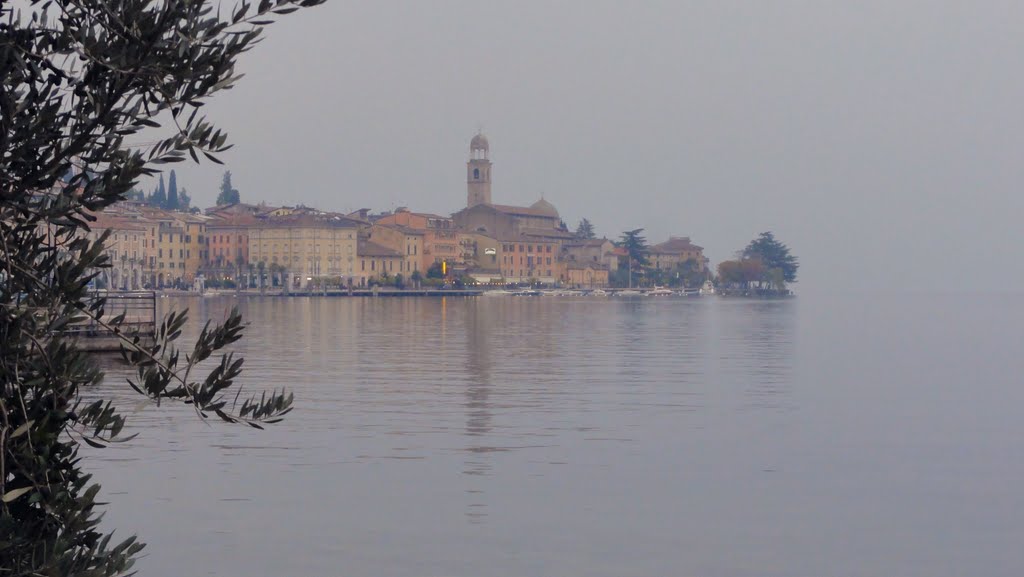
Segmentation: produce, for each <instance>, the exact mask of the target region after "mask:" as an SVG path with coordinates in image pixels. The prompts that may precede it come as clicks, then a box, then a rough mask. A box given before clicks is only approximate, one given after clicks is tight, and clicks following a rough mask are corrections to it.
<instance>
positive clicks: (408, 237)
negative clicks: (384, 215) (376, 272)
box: [360, 221, 427, 280]
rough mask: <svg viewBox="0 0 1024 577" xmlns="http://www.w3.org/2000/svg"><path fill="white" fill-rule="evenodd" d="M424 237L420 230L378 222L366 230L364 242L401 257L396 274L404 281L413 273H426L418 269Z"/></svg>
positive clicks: (424, 234) (421, 257)
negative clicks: (366, 241)
mask: <svg viewBox="0 0 1024 577" xmlns="http://www.w3.org/2000/svg"><path fill="white" fill-rule="evenodd" d="M425 236H426V233H425V232H424V231H422V230H416V229H413V228H407V227H404V226H400V225H395V224H381V223H380V221H378V222H377V224H374V225H371V226H370V227H369V228H368V229H366V240H369V241H371V242H373V243H376V244H379V245H381V246H383V247H386V248H389V249H391V250H393V251H396V252H398V253H399V254H400V255H402V257H403V258H402V262H401V263H400V266H399V270H398V273H399V274H401V275H402V276H403V277H404V278H405V279H406V280H408V279H409V277H410V276H412V274H413V273H414V272H419V273H420V274H421V275H425V274H426V272H427V271H426V270H424V269H422V268H421V267H420V263H421V262H422V259H423V239H424V237H425ZM360 256H362V253H360Z"/></svg>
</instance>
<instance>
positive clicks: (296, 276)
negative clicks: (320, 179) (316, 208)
mask: <svg viewBox="0 0 1024 577" xmlns="http://www.w3.org/2000/svg"><path fill="white" fill-rule="evenodd" d="M359 227H360V223H359V222H358V221H355V220H352V219H350V218H348V217H345V216H342V215H337V214H291V215H286V216H281V217H269V218H266V219H261V220H260V221H259V222H257V223H256V224H254V225H253V226H252V228H250V229H249V263H250V264H252V265H253V266H255V267H259V265H260V263H263V268H264V269H265V270H268V271H270V270H273V271H280V272H275V273H274V274H283V275H284V276H286V277H287V278H288V279H289V281H290V282H289V284H290V285H291V286H303V287H304V286H308V285H309V284H310V282H311V281H313V279H318V278H324V279H335V280H338V281H340V283H341V284H343V285H345V284H349V282H350V281H351V280H352V279H353V277H355V276H356V275H357V266H358V260H357V259H358V256H357V252H356V248H357V246H358V241H359Z"/></svg>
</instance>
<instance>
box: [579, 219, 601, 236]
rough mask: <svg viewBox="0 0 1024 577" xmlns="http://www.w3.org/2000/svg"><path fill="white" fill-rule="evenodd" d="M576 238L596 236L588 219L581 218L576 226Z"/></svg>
mask: <svg viewBox="0 0 1024 577" xmlns="http://www.w3.org/2000/svg"><path fill="white" fill-rule="evenodd" d="M576 238H577V239H579V240H590V239H594V238H597V235H596V234H594V225H592V224H590V221H589V220H587V219H585V218H584V219H583V220H581V221H580V224H579V226H577V227H576Z"/></svg>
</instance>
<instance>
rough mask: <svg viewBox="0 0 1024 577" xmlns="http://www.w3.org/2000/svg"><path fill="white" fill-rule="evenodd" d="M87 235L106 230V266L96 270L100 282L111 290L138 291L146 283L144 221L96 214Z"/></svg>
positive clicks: (93, 236)
mask: <svg viewBox="0 0 1024 577" xmlns="http://www.w3.org/2000/svg"><path fill="white" fill-rule="evenodd" d="M91 228H92V230H91V231H90V233H89V235H88V237H89V239H90V240H96V239H98V238H99V237H100V235H101V234H103V232H105V231H108V230H109V231H110V236H108V237H107V241H106V244H105V245H104V253H105V254H106V255H107V257H109V259H110V268H106V269H103V270H101V271H100V274H101V275H102V278H103V280H104V282H103V285H104V286H105V287H106V288H110V289H113V290H140V289H142V288H143V286H144V285H145V284H146V279H145V275H144V272H145V268H146V262H147V261H146V253H147V251H146V223H145V222H142V221H140V220H137V219H135V220H132V219H127V218H124V217H120V216H113V215H107V214H104V213H99V214H98V215H97V219H96V222H95V223H93V225H92V227H91Z"/></svg>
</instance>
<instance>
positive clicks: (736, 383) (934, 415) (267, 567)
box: [83, 295, 1024, 577]
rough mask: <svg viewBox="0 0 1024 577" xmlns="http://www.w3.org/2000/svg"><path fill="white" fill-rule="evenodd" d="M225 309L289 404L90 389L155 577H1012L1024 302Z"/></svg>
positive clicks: (1021, 523)
mask: <svg viewBox="0 0 1024 577" xmlns="http://www.w3.org/2000/svg"><path fill="white" fill-rule="evenodd" d="M235 302H236V301H235V299H233V298H228V297H223V298H222V297H218V298H208V299H162V300H161V304H162V305H164V306H176V307H183V306H190V307H192V309H193V311H194V312H195V313H196V314H197V316H199V317H205V316H208V315H212V316H214V317H217V318H219V317H220V316H221V315H222V314H223V312H224V310H225V308H226V307H229V306H231V305H232V304H234V303H235ZM237 302H238V304H239V305H240V307H241V309H242V311H243V312H244V314H245V316H246V318H247V319H248V320H249V321H250V322H251V326H250V329H249V330H248V332H247V336H246V338H245V339H244V340H243V341H242V342H241V343H240V344H241V346H240V347H238V350H239V351H240V352H241V353H242V354H243V355H244V356H245V358H246V365H245V366H246V372H245V373H244V377H245V378H244V381H245V385H246V387H247V389H251V390H258V389H264V388H273V387H276V386H282V385H284V386H287V387H289V388H290V389H291V390H293V391H294V392H295V395H296V399H297V400H296V408H295V411H294V412H293V413H292V414H291V415H289V416H288V418H287V419H286V420H285V421H284V422H283V423H281V424H278V425H274V426H272V427H270V428H269V429H268V430H266V431H257V430H254V429H250V428H248V427H243V426H230V425H227V424H224V423H221V422H219V421H218V422H211V423H209V424H207V423H204V422H200V421H199V420H198V418H197V417H196V416H195V413H194V412H192V411H191V410H190V409H188V408H185V407H177V406H172V405H170V404H167V405H164V406H162V407H160V408H157V407H155V406H152V405H150V404H147V403H145V402H140V398H139V397H138V396H137V395H135V394H134V393H133V392H132V391H131V390H130V389H129V388H128V387H127V385H124V384H123V379H121V378H120V377H118V376H117V375H116V374H115V373H116V371H112V372H111V373H110V374H109V378H108V380H107V382H106V383H104V384H103V385H101V386H100V387H99V388H100V389H101V390H100V393H102V394H103V395H106V396H108V397H112V398H114V399H115V400H116V401H117V402H118V403H120V405H121V406H122V408H124V409H125V411H126V412H128V413H131V414H130V428H131V429H132V432H139V433H140V435H139V437H138V438H137V439H135V440H134V441H132V442H130V443H128V444H125V445H122V446H117V447H114V448H109V449H104V450H100V451H97V450H93V449H87V450H84V451H83V452H84V453H86V454H87V456H88V459H87V466H88V468H89V469H90V470H91V471H93V472H95V475H96V478H97V479H98V480H99V481H100V482H101V483H102V484H103V491H102V493H101V500H106V501H109V503H110V505H109V507H108V508H107V509H108V513H107V516H106V518H105V521H104V526H105V527H106V528H107V529H110V528H116V529H117V530H118V535H124V534H131V533H136V534H138V535H139V537H140V538H141V539H142V540H143V541H145V542H147V543H148V544H149V546H148V548H147V549H146V551H145V553H146V556H145V557H144V558H143V559H141V560H140V562H139V565H138V566H137V568H138V569H140V570H141V574H142V575H189V576H194V575H228V576H230V575H251V576H282V575H317V576H333V575H338V576H374V577H376V576H388V577H402V576H410V577H412V576H415V577H433V576H437V577H441V576H509V577H512V576H581V577H582V576H609V577H611V576H615V577H623V576H632V577H639V576H651V577H656V576H657V577H663V576H670V575H680V576H690V575H693V576H711V577H716V576H722V577H726V576H728V577H732V576H758V577H764V576H779V577H782V576H785V577H792V576H808V577H812V576H815V577H817V576H837V577H847V576H861V575H863V576H897V575H898V576H902V577H911V576H928V577H937V576H963V575H987V576H1004V575H1005V576H1011V575H1012V576H1019V575H1021V574H1024V548H1022V544H1024V488H1022V486H1024V419H1022V415H1024V386H1022V384H1021V383H1022V382H1024V379H1022V376H1021V375H1022V374H1024V349H1022V346H1021V344H1022V342H1024V339H1022V337H1021V334H1020V333H1021V328H1022V327H1024V304H1022V303H1024V300H1022V299H1021V298H1020V297H1019V296H999V295H987V296H981V295H903V296H894V295H890V296H883V295H875V296H857V295H842V296H801V297H799V298H796V299H793V300H788V301H746V300H728V299H718V298H693V299H652V298H647V299H633V300H629V299H608V298H605V299H601V298H590V299H588V298H567V297H544V298H513V297H478V298H466V299H451V298H448V299H432V298H406V299H386V298H379V299H371V298H353V299H345V298H311V299H310V298H262V299H261V298H250V299H243V300H241V301H237ZM194 324H198V323H194Z"/></svg>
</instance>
